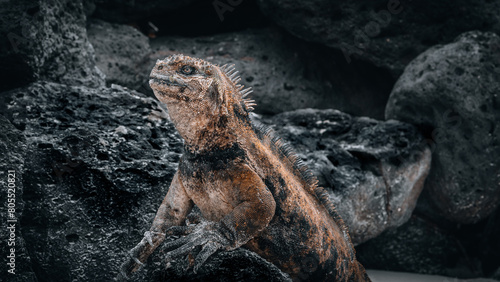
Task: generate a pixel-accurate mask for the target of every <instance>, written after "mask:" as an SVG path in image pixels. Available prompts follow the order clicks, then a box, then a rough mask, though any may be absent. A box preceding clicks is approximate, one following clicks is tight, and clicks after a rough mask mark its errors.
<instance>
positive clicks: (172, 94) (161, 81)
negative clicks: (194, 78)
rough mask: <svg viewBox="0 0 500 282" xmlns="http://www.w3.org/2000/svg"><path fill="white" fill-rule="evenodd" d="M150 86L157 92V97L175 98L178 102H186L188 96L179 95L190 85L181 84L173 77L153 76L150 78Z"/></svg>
mask: <svg viewBox="0 0 500 282" xmlns="http://www.w3.org/2000/svg"><path fill="white" fill-rule="evenodd" d="M149 85H150V86H151V88H152V89H153V91H154V92H155V95H157V96H159V97H158V99H160V100H161V98H173V99H176V100H186V98H187V97H186V96H184V95H179V93H183V92H184V90H185V89H186V88H189V86H188V85H186V84H184V83H181V82H179V81H178V80H177V79H175V78H174V77H173V76H165V75H161V74H152V75H151V76H150V80H149Z"/></svg>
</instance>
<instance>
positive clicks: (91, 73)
mask: <svg viewBox="0 0 500 282" xmlns="http://www.w3.org/2000/svg"><path fill="white" fill-rule="evenodd" d="M85 21H86V19H85V14H84V11H83V6H82V2H81V1H71V0H54V1H28V0H23V1H3V2H2V4H1V5H0V22H1V24H0V32H1V34H2V36H1V37H0V76H1V77H2V81H3V83H2V84H1V85H0V91H5V90H8V89H12V88H15V87H19V86H22V85H26V84H28V83H29V82H32V81H35V80H37V79H45V80H50V81H56V82H62V83H68V84H74V85H86V86H90V87H97V86H100V85H103V83H104V77H103V74H102V73H101V72H100V71H99V69H97V68H96V67H95V62H94V50H93V48H92V45H91V44H90V43H89V41H88V40H87V33H86V30H85Z"/></svg>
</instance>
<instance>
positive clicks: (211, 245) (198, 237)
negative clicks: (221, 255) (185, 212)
mask: <svg viewBox="0 0 500 282" xmlns="http://www.w3.org/2000/svg"><path fill="white" fill-rule="evenodd" d="M189 227H191V228H187V229H185V230H184V233H185V234H186V235H187V236H184V237H182V238H179V239H176V240H173V241H171V242H168V243H166V244H165V245H164V248H165V250H169V249H171V251H169V252H168V253H167V254H166V262H167V263H168V262H170V261H172V260H173V259H174V258H175V257H179V256H184V255H187V254H188V253H190V252H191V251H192V250H193V249H194V248H195V247H197V246H202V249H201V251H200V252H199V253H198V254H197V256H196V258H195V263H194V267H193V271H194V272H195V273H196V272H197V271H198V270H199V268H200V267H201V266H202V265H203V264H204V263H205V261H206V260H207V259H208V258H209V257H210V256H211V255H213V254H214V253H215V252H217V250H219V249H222V248H225V247H229V246H230V245H231V244H230V240H229V239H228V238H226V237H225V236H224V235H223V233H222V232H221V227H220V224H219V223H215V222H208V221H202V222H201V223H199V224H197V225H196V226H189ZM193 227H194V228H193Z"/></svg>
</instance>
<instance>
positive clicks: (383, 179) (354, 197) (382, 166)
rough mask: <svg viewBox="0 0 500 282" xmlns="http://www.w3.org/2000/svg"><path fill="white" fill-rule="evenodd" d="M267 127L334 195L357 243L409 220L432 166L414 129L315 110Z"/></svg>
mask: <svg viewBox="0 0 500 282" xmlns="http://www.w3.org/2000/svg"><path fill="white" fill-rule="evenodd" d="M265 123H267V124H269V125H271V126H272V127H274V129H275V130H276V131H277V132H278V133H279V134H278V135H280V136H282V138H283V139H285V140H287V141H289V142H291V143H292V144H293V145H294V147H295V148H296V150H297V151H298V152H300V154H299V155H300V156H301V157H302V158H303V159H304V160H305V161H306V163H307V164H308V166H309V167H310V168H311V169H312V170H313V172H314V174H315V175H316V176H317V177H318V180H319V185H320V186H323V187H325V188H327V190H328V191H329V192H330V196H331V199H332V200H333V202H334V204H335V207H336V208H337V210H338V212H339V214H340V215H341V216H342V218H343V219H344V221H345V223H346V225H347V226H348V227H349V232H350V235H351V238H352V240H353V243H354V244H359V243H362V242H365V241H367V240H369V239H371V238H374V237H376V236H378V235H379V234H380V233H382V232H383V231H385V230H386V229H389V228H394V227H397V226H400V225H401V224H403V223H405V222H406V221H407V220H408V219H409V218H410V216H411V213H412V211H413V209H414V208H415V205H416V202H417V199H418V196H419V195H420V192H421V191H422V188H423V183H424V180H425V177H426V176H427V174H428V172H429V169H430V162H431V154H430V150H429V149H428V148H427V146H425V144H424V143H423V141H424V140H423V139H422V137H421V135H420V134H419V133H418V132H417V129H416V128H415V127H413V126H411V125H409V124H405V123H402V122H398V121H387V122H380V121H376V120H373V119H369V118H363V117H362V118H357V117H351V116H350V115H348V114H345V113H342V112H339V111H336V110H312V109H304V110H297V111H292V112H286V113H282V114H279V115H275V116H274V117H272V118H271V119H270V120H268V121H266V122H265Z"/></svg>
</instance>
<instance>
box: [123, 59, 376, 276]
mask: <svg viewBox="0 0 500 282" xmlns="http://www.w3.org/2000/svg"><path fill="white" fill-rule="evenodd" d="M236 74H237V71H235V70H234V69H233V68H232V67H226V66H222V67H219V66H217V65H213V64H211V63H208V62H206V61H203V60H200V59H195V58H190V57H187V56H183V55H174V56H170V57H167V58H166V59H165V60H158V61H157V63H156V65H155V67H154V68H153V70H152V72H151V80H150V81H149V83H150V85H151V88H152V89H153V90H154V93H155V95H156V97H157V98H158V99H159V100H160V101H161V102H163V103H165V104H166V106H167V108H168V112H169V115H170V118H171V120H172V121H173V123H174V124H175V127H176V128H177V130H178V131H179V133H180V135H181V136H182V137H183V138H184V140H185V153H184V155H183V156H182V158H181V160H180V163H179V169H178V171H177V173H176V174H175V176H174V178H173V180H172V183H171V186H170V189H169V191H168V193H167V195H166V197H165V199H164V200H163V202H162V204H161V206H160V208H159V209H158V212H157V215H156V217H155V219H154V222H153V225H152V227H151V229H150V230H149V231H147V232H146V233H145V236H144V238H143V239H142V241H141V242H140V243H139V244H138V245H137V246H136V247H135V248H133V249H132V250H131V251H130V254H131V258H130V259H129V260H128V261H127V262H126V263H124V265H123V266H122V271H121V275H123V277H127V276H128V275H130V274H131V273H132V272H134V271H136V270H137V269H138V268H139V267H140V266H141V265H142V264H143V263H144V262H145V261H146V259H147V257H148V256H149V255H150V254H151V253H152V252H153V251H154V249H156V248H157V247H158V245H160V244H161V243H162V242H163V240H164V239H165V237H166V235H169V234H174V233H177V234H182V235H186V236H184V237H181V238H180V239H177V240H175V241H173V242H169V243H167V245H168V246H165V247H166V248H168V249H173V250H172V251H170V252H169V253H168V254H167V259H171V258H173V257H177V256H181V255H186V254H188V253H190V251H191V250H193V249H194V248H195V247H197V246H202V249H201V251H200V252H199V253H198V255H197V257H196V258H195V263H194V271H196V270H197V269H198V268H199V267H200V265H202V264H203V263H204V262H205V261H206V259H207V258H208V257H209V256H210V255H212V254H213V253H214V252H216V251H217V250H219V249H222V250H233V249H236V248H239V247H241V246H244V247H246V248H248V249H249V250H251V251H254V252H255V253H257V254H259V255H260V256H262V257H263V258H265V259H266V260H268V261H270V262H272V263H273V264H275V265H276V266H278V267H279V268H280V269H281V270H283V271H284V272H286V273H288V274H289V275H290V276H291V278H292V279H293V280H303V279H307V280H309V281H369V278H368V277H367V275H366V273H365V270H364V268H363V266H362V265H361V264H360V263H359V262H358V261H357V260H356V257H355V251H354V248H353V245H352V243H351V240H350V238H349V235H348V232H347V230H346V227H345V225H344V223H343V221H342V219H341V218H340V217H339V216H338V215H337V213H336V212H335V209H334V207H333V205H332V204H331V202H330V201H329V199H328V196H327V194H326V192H325V191H324V190H323V188H321V187H317V185H316V183H317V181H316V179H315V178H314V176H313V175H312V174H311V173H310V172H309V170H308V169H307V168H306V167H305V166H304V165H303V164H302V163H301V160H299V159H298V157H297V156H296V155H295V154H294V153H293V152H292V150H291V149H290V147H288V146H286V145H284V144H283V143H282V141H281V140H280V139H279V138H277V137H274V136H273V134H272V133H271V132H270V131H269V130H267V129H265V128H264V127H262V126H259V125H255V124H253V123H252V122H251V120H250V118H249V111H250V110H252V109H253V108H252V107H253V106H254V105H255V104H254V103H253V101H252V100H248V99H246V98H245V96H246V95H247V94H249V93H250V92H251V91H250V89H243V86H242V85H239V84H238V82H239V81H240V78H239V77H237V76H236ZM193 205H197V206H198V207H199V209H200V210H201V213H202V215H203V217H204V218H205V219H206V221H202V222H201V223H199V224H197V225H195V226H194V227H193V225H189V226H182V225H183V223H184V221H185V218H186V216H187V214H188V213H189V212H190V210H191V208H192V207H193Z"/></svg>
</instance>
